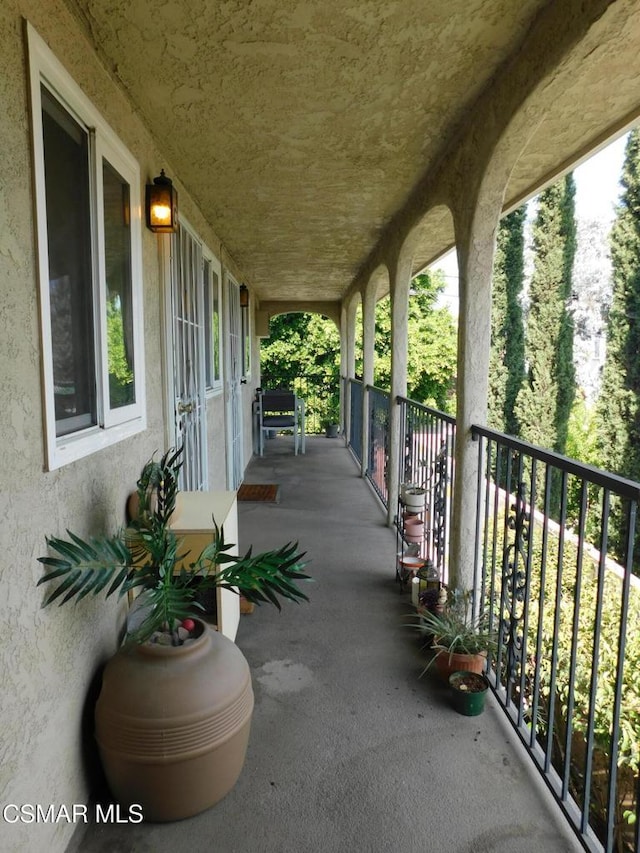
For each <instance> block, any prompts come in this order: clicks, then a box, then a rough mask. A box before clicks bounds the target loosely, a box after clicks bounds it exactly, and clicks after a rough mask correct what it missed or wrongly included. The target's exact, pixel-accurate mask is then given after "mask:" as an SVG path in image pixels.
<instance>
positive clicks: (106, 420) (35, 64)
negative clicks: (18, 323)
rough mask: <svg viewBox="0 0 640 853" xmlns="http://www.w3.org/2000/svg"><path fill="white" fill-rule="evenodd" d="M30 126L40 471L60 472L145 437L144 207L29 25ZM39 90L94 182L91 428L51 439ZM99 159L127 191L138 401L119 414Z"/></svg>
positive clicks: (107, 137)
mask: <svg viewBox="0 0 640 853" xmlns="http://www.w3.org/2000/svg"><path fill="white" fill-rule="evenodd" d="M27 41H28V47H29V75H30V85H31V119H32V136H33V159H34V173H35V178H34V183H35V193H36V229H37V246H38V272H39V288H40V326H41V336H42V369H43V395H44V414H45V446H46V464H47V468H48V469H49V470H53V469H56V468H60V467H62V466H63V465H66V464H68V463H70V462H74V461H76V460H78V459H82V458H84V457H86V456H89V455H90V454H92V453H95V452H97V451H99V450H102V449H103V448H106V447H109V446H111V445H113V444H115V443H117V442H119V441H122V440H124V439H126V438H129V437H131V436H133V435H135V434H137V433H139V432H142V431H143V430H144V429H146V426H147V421H146V403H145V400H146V395H145V366H144V339H143V332H142V330H143V328H144V324H143V314H142V311H143V305H142V302H143V290H142V281H143V279H142V236H141V221H142V203H141V179H140V167H139V165H138V163H137V161H136V160H135V158H134V157H133V156H132V154H131V153H130V152H129V151H128V150H127V148H126V147H125V146H124V145H123V143H122V142H121V141H120V140H119V139H118V137H117V136H116V134H115V133H114V131H113V130H112V129H111V127H110V126H109V125H108V124H107V122H106V121H105V120H104V119H103V117H102V116H101V115H100V113H99V112H98V111H97V109H96V108H95V107H94V106H93V104H92V103H91V101H90V100H89V99H88V98H87V97H86V95H85V94H84V93H83V91H82V90H81V89H80V87H79V86H78V85H77V84H76V83H75V81H74V80H73V78H72V77H71V76H70V75H69V74H68V72H67V71H66V70H65V68H64V67H63V66H62V64H61V63H60V62H59V61H58V60H57V59H56V57H55V56H54V55H53V53H52V52H51V51H50V50H49V48H48V47H47V45H46V44H45V42H44V41H43V40H42V39H41V38H40V36H39V35H38V34H37V32H36V31H35V30H34V29H33V27H32V26H31V25H30V24H29V23H27ZM41 85H44V86H45V87H46V88H47V89H49V90H50V91H51V93H52V94H53V96H54V97H55V98H56V99H57V100H58V101H59V102H60V103H61V104H62V106H63V107H64V109H65V110H67V111H68V112H69V113H70V115H71V116H72V117H73V118H74V119H75V120H76V121H77V122H78V123H79V124H80V125H81V126H82V127H83V128H84V129H85V130H86V131H87V132H88V134H89V139H90V164H89V168H90V171H91V174H90V180H91V182H92V198H91V219H92V222H91V228H92V233H93V239H92V244H93V249H92V254H93V304H94V336H95V342H94V348H95V382H96V400H97V406H96V408H97V421H98V423H97V425H94V426H91V427H87V428H84V429H78V430H77V431H76V432H72V433H69V434H68V435H64V436H59V437H58V436H57V435H56V416H55V400H54V383H53V375H54V374H53V355H52V352H53V351H52V331H51V313H50V311H51V306H50V298H49V292H50V291H49V287H50V284H49V255H48V238H47V210H46V189H45V172H44V144H43V133H42V103H41V95H40V87H41ZM103 158H104V159H106V160H107V161H108V162H109V164H110V165H111V166H112V167H113V168H114V169H115V170H116V171H117V172H118V173H119V174H120V175H121V177H122V178H123V179H124V180H125V181H126V182H127V183H128V185H129V191H130V199H129V201H130V215H131V220H130V223H131V287H132V293H131V298H132V306H131V307H132V313H133V357H134V363H133V373H134V377H135V389H136V400H135V402H134V403H133V404H131V405H128V406H122V407H119V408H111V407H110V405H109V381H108V379H109V377H108V365H107V335H106V322H107V321H106V273H105V260H104V218H103V197H102V162H103Z"/></svg>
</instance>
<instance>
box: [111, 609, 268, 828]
mask: <svg viewBox="0 0 640 853" xmlns="http://www.w3.org/2000/svg"><path fill="white" fill-rule="evenodd" d="M195 633H196V634H197V636H196V637H195V639H193V640H192V641H191V643H189V644H185V645H182V646H175V647H174V646H164V645H159V644H152V643H144V644H142V645H131V646H125V647H123V648H122V649H120V651H118V653H117V654H116V655H115V656H114V657H113V658H112V659H111V660H110V661H109V663H108V664H107V667H106V669H105V672H104V675H103V681H102V691H101V693H100V696H99V698H98V702H97V705H96V714H95V722H96V739H97V741H98V747H99V750H100V755H101V758H102V763H103V766H104V770H105V775H106V777H107V782H108V783H109V787H110V788H111V792H112V794H113V795H114V797H115V799H116V800H117V801H118V802H119V803H121V804H123V805H127V806H128V805H131V804H133V803H136V804H139V805H141V806H142V812H143V815H144V818H145V820H150V821H172V820H180V819H182V818H186V817H190V816H191V815H194V814H198V812H201V811H204V810H205V809H207V808H209V807H210V806H213V805H215V803H217V802H218V801H219V800H221V799H222V798H223V797H224V796H225V795H226V794H227V793H228V792H229V791H230V790H231V789H232V788H233V786H234V785H235V783H236V781H237V779H238V777H239V775H240V772H241V770H242V766H243V764H244V759H245V754H246V750H247V744H248V740H249V729H250V725H251V714H252V711H253V690H252V688H251V677H250V673H249V666H248V664H247V661H246V660H245V658H244V655H243V654H242V652H241V651H240V649H238V647H237V646H236V645H235V644H234V643H233V642H232V641H231V640H230V639H228V638H227V637H225V636H223V635H222V634H219V633H218V632H216V631H213V630H212V629H211V628H209V627H208V626H207V625H206V624H205V623H203V622H201V621H199V620H196V629H195Z"/></svg>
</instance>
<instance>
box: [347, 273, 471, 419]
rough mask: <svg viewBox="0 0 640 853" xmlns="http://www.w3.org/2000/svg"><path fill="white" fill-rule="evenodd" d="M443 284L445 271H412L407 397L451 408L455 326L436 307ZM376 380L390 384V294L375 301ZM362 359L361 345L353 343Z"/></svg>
mask: <svg viewBox="0 0 640 853" xmlns="http://www.w3.org/2000/svg"><path fill="white" fill-rule="evenodd" d="M444 288H445V280H444V277H443V275H442V274H441V273H440V272H439V271H437V272H426V273H421V274H420V275H417V276H415V278H414V279H413V281H412V283H411V290H412V295H411V296H410V297H409V317H408V341H409V352H408V361H407V396H408V397H410V398H411V399H412V400H416V401H417V402H418V403H424V404H425V405H427V406H432V407H434V408H436V409H439V410H440V411H443V412H452V411H455V399H454V392H455V381H456V365H457V339H456V325H455V322H454V319H453V317H452V316H451V312H450V311H449V309H448V308H444V307H440V308H438V307H436V303H437V301H438V298H439V296H440V294H441V293H442V292H443V290H444ZM375 356H376V358H375V367H374V384H375V385H377V386H378V387H380V388H384V389H387V388H389V387H390V385H391V304H390V300H389V298H388V297H386V298H385V299H381V300H380V301H379V302H378V303H377V305H376V340H375ZM356 358H357V359H358V360H359V362H358V363H361V360H362V345H361V343H359V344H358V346H357V348H356Z"/></svg>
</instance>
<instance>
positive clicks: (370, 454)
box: [366, 385, 391, 507]
mask: <svg viewBox="0 0 640 853" xmlns="http://www.w3.org/2000/svg"><path fill="white" fill-rule="evenodd" d="M366 393H367V395H368V403H369V404H368V412H369V447H368V449H367V478H368V479H369V480H370V481H371V484H372V486H373V488H374V489H375V490H376V492H377V493H378V495H379V497H380V500H381V501H382V503H383V504H384V505H385V507H386V506H388V504H389V483H388V479H387V469H388V465H389V439H390V414H391V404H390V397H389V392H388V391H383V390H381V389H380V388H375V387H374V386H373V385H367V389H366Z"/></svg>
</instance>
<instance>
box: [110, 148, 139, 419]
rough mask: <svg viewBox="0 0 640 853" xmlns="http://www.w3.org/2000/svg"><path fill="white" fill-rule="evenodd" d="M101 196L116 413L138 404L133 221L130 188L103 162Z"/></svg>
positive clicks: (112, 401)
mask: <svg viewBox="0 0 640 853" xmlns="http://www.w3.org/2000/svg"><path fill="white" fill-rule="evenodd" d="M102 192H103V198H104V251H105V270H106V279H107V282H106V284H107V296H106V298H107V305H106V310H107V361H108V368H109V405H110V407H111V408H112V409H117V408H119V407H121V406H129V405H131V404H132V403H135V401H136V389H135V378H134V375H133V304H132V283H131V217H130V203H129V184H128V183H127V181H125V180H124V178H122V177H121V176H120V175H119V174H118V172H117V171H116V170H115V169H114V168H113V166H112V165H111V164H110V163H108V162H107V161H106V160H104V159H103V161H102Z"/></svg>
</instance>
